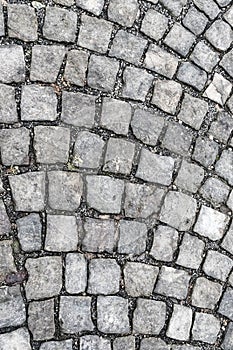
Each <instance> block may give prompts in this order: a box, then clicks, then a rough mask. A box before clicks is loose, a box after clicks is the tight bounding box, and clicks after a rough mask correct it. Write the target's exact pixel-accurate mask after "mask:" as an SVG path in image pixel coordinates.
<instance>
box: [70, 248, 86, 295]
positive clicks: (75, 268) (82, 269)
mask: <svg viewBox="0 0 233 350" xmlns="http://www.w3.org/2000/svg"><path fill="white" fill-rule="evenodd" d="M86 286H87V262H86V259H85V257H84V255H83V254H79V253H69V254H67V255H66V266H65V287H66V291H67V292H68V293H70V294H78V293H82V292H85V290H86Z"/></svg>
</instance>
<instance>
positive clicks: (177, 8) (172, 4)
mask: <svg viewBox="0 0 233 350" xmlns="http://www.w3.org/2000/svg"><path fill="white" fill-rule="evenodd" d="M161 3H162V4H163V6H164V7H165V8H167V9H168V10H169V11H171V13H172V14H173V16H179V15H180V14H181V12H182V9H183V7H184V6H185V5H186V3H187V0H175V1H174V0H161Z"/></svg>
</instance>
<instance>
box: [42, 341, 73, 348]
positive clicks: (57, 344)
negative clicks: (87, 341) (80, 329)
mask: <svg viewBox="0 0 233 350" xmlns="http://www.w3.org/2000/svg"><path fill="white" fill-rule="evenodd" d="M40 350H72V339H68V340H62V341H48V342H46V343H42V344H41V346H40Z"/></svg>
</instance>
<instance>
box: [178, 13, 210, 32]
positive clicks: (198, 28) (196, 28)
mask: <svg viewBox="0 0 233 350" xmlns="http://www.w3.org/2000/svg"><path fill="white" fill-rule="evenodd" d="M207 23H208V18H207V17H206V16H205V15H204V13H202V12H201V11H199V10H197V9H196V8H195V7H190V9H189V10H188V12H187V14H186V16H185V17H184V19H183V24H184V26H185V27H186V28H188V29H189V30H190V31H191V32H192V33H193V34H195V35H200V34H202V33H203V31H204V30H205V28H206V26H207Z"/></svg>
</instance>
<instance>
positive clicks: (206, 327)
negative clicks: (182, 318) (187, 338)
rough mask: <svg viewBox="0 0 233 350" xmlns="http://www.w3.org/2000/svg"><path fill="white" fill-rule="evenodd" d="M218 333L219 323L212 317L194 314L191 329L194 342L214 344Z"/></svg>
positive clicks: (199, 313)
mask: <svg viewBox="0 0 233 350" xmlns="http://www.w3.org/2000/svg"><path fill="white" fill-rule="evenodd" d="M219 331H220V321H219V320H218V319H217V318H216V317H215V316H213V315H210V314H204V313H201V312H196V314H195V320H194V324H193V328H192V336H193V339H195V340H201V341H204V342H208V343H210V344H214V343H215V341H216V339H217V336H218V333H219Z"/></svg>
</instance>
